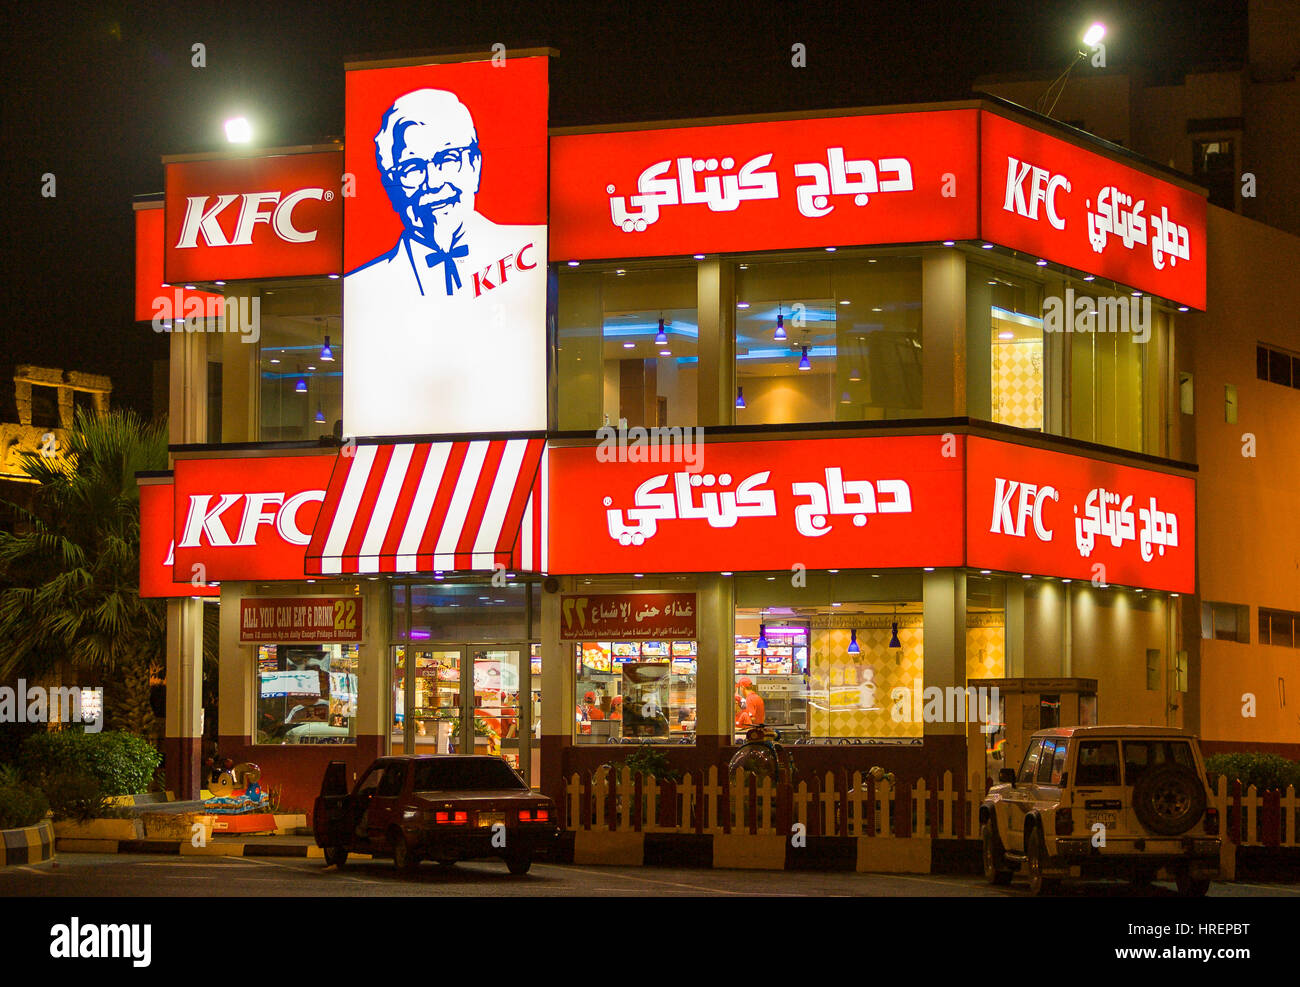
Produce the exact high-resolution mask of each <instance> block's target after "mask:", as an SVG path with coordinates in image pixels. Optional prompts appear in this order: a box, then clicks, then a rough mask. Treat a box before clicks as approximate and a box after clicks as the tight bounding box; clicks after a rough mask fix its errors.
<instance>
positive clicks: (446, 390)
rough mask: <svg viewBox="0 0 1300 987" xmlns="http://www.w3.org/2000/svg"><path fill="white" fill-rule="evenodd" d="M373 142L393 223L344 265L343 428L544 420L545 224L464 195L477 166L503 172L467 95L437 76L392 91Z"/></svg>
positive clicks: (473, 187)
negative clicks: (394, 229)
mask: <svg viewBox="0 0 1300 987" xmlns="http://www.w3.org/2000/svg"><path fill="white" fill-rule="evenodd" d="M374 144H375V165H376V167H377V168H378V170H379V175H380V179H381V181H382V184H383V188H384V192H385V193H386V196H387V200H388V201H387V203H386V204H385V205H386V206H387V207H390V208H391V209H392V210H393V211H394V212H395V213H396V214H397V216H398V217H399V218H400V219H401V222H402V227H403V229H402V233H401V235H400V236H399V237H398V238H397V242H396V243H395V244H394V245H393V247H392V249H390V250H388V251H387V252H386V253H383V254H381V255H379V256H378V257H375V258H374V259H373V260H370V261H368V262H367V263H365V264H362V265H361V266H360V267H358V268H356V269H355V270H353V271H350V272H348V273H347V275H346V276H345V279H344V286H343V305H344V331H345V333H346V336H345V342H346V360H345V361H344V368H345V370H344V372H345V374H346V375H347V379H345V381H344V389H343V393H344V427H345V430H346V431H347V432H348V433H349V434H351V435H383V434H429V433H441V432H456V431H507V430H525V429H534V428H538V427H545V360H546V354H545V313H546V278H547V274H546V227H545V226H544V225H536V226H527V225H503V224H499V223H494V222H492V221H491V220H490V219H488V218H487V217H486V216H484V215H482V214H481V213H479V212H478V211H477V210H476V208H475V200H476V197H477V196H478V193H479V189H480V186H481V183H482V180H483V175H484V171H485V169H486V168H489V167H495V168H497V169H499V171H498V172H497V173H496V174H495V178H494V180H495V181H497V182H500V183H508V182H510V181H512V180H516V176H513V175H511V174H510V168H511V162H510V161H508V160H498V161H495V162H488V161H485V158H484V155H483V152H482V150H481V149H480V147H479V140H478V132H477V129H476V128H475V124H474V118H473V116H472V115H471V113H470V110H469V108H468V107H466V106H465V104H463V103H462V102H461V101H460V99H459V98H458V97H457V96H456V94H455V93H451V92H447V91H445V90H441V89H417V90H414V91H412V92H408V93H405V94H404V95H402V96H400V97H398V98H397V99H396V100H394V101H393V104H392V105H391V106H390V107H389V108H388V109H387V111H385V112H384V114H383V116H382V118H381V119H380V120H379V127H378V132H377V133H376V134H375V138H374ZM517 180H520V181H534V182H544V181H545V175H523V176H518V178H517ZM372 198H373V197H372ZM356 208H365V209H366V210H367V211H368V210H370V209H378V208H381V206H380V205H379V203H378V202H373V201H372V202H358V203H357V204H356ZM503 398H504V399H503Z"/></svg>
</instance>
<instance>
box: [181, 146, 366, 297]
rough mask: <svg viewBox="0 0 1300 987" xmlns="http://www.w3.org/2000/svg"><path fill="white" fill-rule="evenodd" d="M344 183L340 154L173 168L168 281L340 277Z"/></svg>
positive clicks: (221, 161) (186, 164)
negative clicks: (309, 276) (332, 275)
mask: <svg viewBox="0 0 1300 987" xmlns="http://www.w3.org/2000/svg"><path fill="white" fill-rule="evenodd" d="M342 182H343V155H342V154H341V153H340V152H338V151H323V152H319V153H311V154H276V155H269V156H263V157H255V158H220V159H214V160H210V161H182V162H172V163H170V164H168V165H167V193H166V197H165V208H166V213H167V216H166V252H165V254H164V269H165V274H166V279H167V281H168V283H170V284H182V283H184V282H187V281H190V282H193V281H215V280H218V279H221V280H227V281H235V280H240V279H247V278H269V277H292V276H296V275H309V274H316V275H319V274H331V273H336V272H338V271H339V270H340V268H341V266H342V265H341V259H342V243H343V209H342V203H341V202H340V201H339V199H340V197H341V192H342Z"/></svg>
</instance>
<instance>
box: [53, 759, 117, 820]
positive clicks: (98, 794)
mask: <svg viewBox="0 0 1300 987" xmlns="http://www.w3.org/2000/svg"><path fill="white" fill-rule="evenodd" d="M42 791H44V792H45V798H46V800H47V801H48V802H49V804H50V811H51V812H53V813H54V821H55V822H62V821H63V820H65V819H71V820H73V821H74V822H89V821H90V820H91V819H98V818H99V817H100V816H102V815H103V814H104V809H105V806H104V792H103V790H102V789H101V788H100V787H99V781H98V780H97V779H96V778H95V776H94V775H89V774H86V773H85V772H84V771H79V772H75V773H72V774H61V775H51V776H50V777H48V778H46V780H45V784H44V786H43V787H42Z"/></svg>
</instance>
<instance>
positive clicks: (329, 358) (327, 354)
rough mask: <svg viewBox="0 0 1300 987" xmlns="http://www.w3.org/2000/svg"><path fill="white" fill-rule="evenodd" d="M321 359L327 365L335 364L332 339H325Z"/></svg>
mask: <svg viewBox="0 0 1300 987" xmlns="http://www.w3.org/2000/svg"><path fill="white" fill-rule="evenodd" d="M320 359H321V360H322V361H324V362H326V363H332V362H334V351H333V350H332V349H330V338H329V337H328V336H326V337H325V345H324V346H322V347H321V348H320Z"/></svg>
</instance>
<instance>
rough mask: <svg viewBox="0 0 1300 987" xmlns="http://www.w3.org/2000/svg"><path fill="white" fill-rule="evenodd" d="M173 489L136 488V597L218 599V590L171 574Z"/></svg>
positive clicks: (188, 576)
mask: <svg viewBox="0 0 1300 987" xmlns="http://www.w3.org/2000/svg"><path fill="white" fill-rule="evenodd" d="M173 506H174V505H173V490H172V485H171V484H170V483H146V484H141V486H140V596H142V597H144V598H147V599H148V598H152V599H159V598H171V597H182V596H220V595H221V589H220V588H219V587H217V586H214V585H212V584H211V583H210V582H207V581H206V578H205V577H202V576H200V575H199V574H196V573H192V572H190V571H189V570H182V571H181V572H179V573H178V572H175V567H174V566H173V564H172V562H173V558H172V556H173V549H174V542H173V539H172V511H173Z"/></svg>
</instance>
